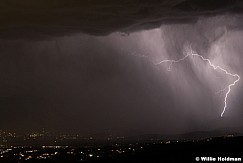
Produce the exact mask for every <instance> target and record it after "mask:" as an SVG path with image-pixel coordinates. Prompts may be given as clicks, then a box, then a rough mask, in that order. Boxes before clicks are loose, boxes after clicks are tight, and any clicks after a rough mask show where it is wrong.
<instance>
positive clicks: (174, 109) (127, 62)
mask: <svg viewBox="0 0 243 163" xmlns="http://www.w3.org/2000/svg"><path fill="white" fill-rule="evenodd" d="M242 11H243V3H242V2H241V1H239V0H235V1H230V0H221V1H217V0H212V1H209V0H205V1H204V0H173V1H171V0H163V1H155V0H154V1H149V2H148V1H139V0H129V1H128V0H127V1H116V2H114V1H111V0H104V1H102V2H101V1H98V0H90V1H88V0H84V1H75V0H70V1H61V0H53V1H51V2H50V1H47V0H40V1H38V3H37V2H36V1H35V2H34V1H31V0H21V1H17V0H2V1H1V2H0V12H1V14H0V15H1V16H0V75H1V76H0V128H1V129H7V130H13V131H18V132H26V131H33V130H40V129H41V128H46V129H47V130H49V131H53V132H68V133H69V132H70V133H79V134H81V135H92V134H100V135H102V134H106V133H107V132H112V133H116V134H121V135H138V134H178V133H186V132H192V131H210V130H216V129H221V128H224V129H232V128H237V129H239V128H240V129H242V130H243V128H242V127H243V126H242V123H243V109H242V106H243V101H242V99H243V91H242V90H243V89H242V88H243V85H242V81H241V80H240V81H239V82H238V83H237V84H236V85H235V86H234V87H232V90H231V92H230V94H229V97H228V101H227V104H228V106H227V109H226V111H225V114H224V116H223V117H222V118H221V117H220V113H221V112H222V109H223V105H224V96H225V92H226V91H223V92H219V93H217V92H218V91H219V90H222V89H224V88H225V87H226V86H227V85H229V84H231V83H232V82H234V80H235V78H233V77H230V76H228V75H225V73H223V72H222V71H219V70H213V68H212V67H210V66H209V65H208V63H207V62H205V61H202V60H201V59H199V58H196V57H189V58H187V59H185V60H183V61H182V62H178V63H174V64H173V65H172V67H171V70H170V71H168V70H167V69H168V67H169V63H164V64H160V65H156V63H158V62H160V61H161V60H166V59H172V60H178V59H180V58H182V57H183V56H185V55H186V50H187V48H188V47H189V46H190V47H191V48H192V49H193V50H194V51H196V52H197V53H198V54H200V55H202V56H204V57H205V58H209V59H210V60H211V61H212V63H214V64H215V65H219V66H221V67H223V68H224V69H226V70H227V71H229V72H230V73H237V74H238V75H239V76H242V77H243V64H242V63H243V57H242V55H243V22H242V19H243V15H242Z"/></svg>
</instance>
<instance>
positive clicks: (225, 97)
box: [155, 50, 240, 117]
mask: <svg viewBox="0 0 243 163" xmlns="http://www.w3.org/2000/svg"><path fill="white" fill-rule="evenodd" d="M190 56H196V57H199V58H201V59H202V60H203V61H206V62H207V63H208V64H209V65H210V66H211V67H212V68H213V69H214V70H217V69H218V70H220V71H222V72H224V73H225V74H226V75H229V76H231V77H234V78H236V80H235V81H234V82H233V83H231V84H229V85H228V86H227V87H226V88H224V89H222V90H220V91H219V92H222V91H225V90H227V92H226V94H225V96H224V108H223V111H222V112H221V114H220V116H221V117H223V115H224V112H225V110H226V108H227V99H228V96H229V94H230V91H231V87H232V86H234V85H235V84H236V83H237V82H238V81H239V80H240V76H239V75H238V74H232V73H230V72H228V71H227V70H226V69H224V68H222V67H220V66H218V65H217V66H216V65H214V64H212V62H211V61H210V60H209V59H207V58H204V57H203V56H201V55H199V54H197V53H195V52H193V51H192V50H191V53H189V54H187V55H186V56H184V57H183V58H181V59H178V60H168V59H166V60H162V61H160V62H158V63H156V64H155V65H159V64H162V63H166V62H169V63H170V64H169V67H168V69H167V70H168V71H170V70H171V66H172V64H173V63H178V62H181V61H183V60H184V59H186V58H188V57H190Z"/></svg>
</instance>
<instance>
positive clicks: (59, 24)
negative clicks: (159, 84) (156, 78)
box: [0, 0, 243, 39]
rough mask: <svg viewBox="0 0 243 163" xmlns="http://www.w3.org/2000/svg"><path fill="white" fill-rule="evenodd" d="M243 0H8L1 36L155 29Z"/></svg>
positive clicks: (0, 8) (0, 9)
mask: <svg viewBox="0 0 243 163" xmlns="http://www.w3.org/2000/svg"><path fill="white" fill-rule="evenodd" d="M242 8H243V3H242V1H240V0H161V1H157V0H152V1H146V0H118V1H117V0H116V1H113V0H104V1H99V0H82V1H76V0H69V1H66V0H52V1H49V0H40V1H38V2H36V1H32V0H21V1H18V0H8V1H7V0H3V1H1V2H0V13H1V14H0V24H1V26H0V37H1V38H6V37H7V38H16V37H17V38H32V39H48V38H50V37H53V36H63V35H70V34H73V33H79V32H83V33H88V34H92V35H106V34H109V33H112V32H115V31H122V32H131V31H137V30H143V29H152V28H155V27H159V26H160V25H161V24H168V23H170V24H175V23H185V22H195V21H196V20H197V19H198V18H199V17H200V16H215V15H217V14H222V13H240V12H241V11H242Z"/></svg>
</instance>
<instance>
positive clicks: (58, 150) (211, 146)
mask: <svg viewBox="0 0 243 163" xmlns="http://www.w3.org/2000/svg"><path fill="white" fill-rule="evenodd" d="M242 144H243V137H233V136H232V135H228V136H224V137H216V138H207V139H202V140H192V141H186V140H180V141H169V140H167V141H160V140H154V141H144V142H141V141H139V142H135V143H114V144H110V145H96V146H84V147H82V148H79V147H71V146H57V145H56V146H55V145H54V146H39V147H29V146H28V147H24V146H1V152H0V154H1V158H0V162H1V163H2V162H83V161H100V162H101V161H102V162H104V161H105V162H107V161H109V162H151V161H152V162H184V161H185V162H196V159H199V161H200V162H202V159H203V157H208V158H207V159H211V161H214V162H217V161H220V160H219V159H221V161H224V162H225V161H227V159H228V160H229V159H230V158H231V159H232V158H233V159H238V160H236V162H237V161H238V162H240V159H241V158H242V157H243V152H242ZM197 157H199V158H197ZM219 157H220V158H219ZM205 159H206V158H205Z"/></svg>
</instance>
